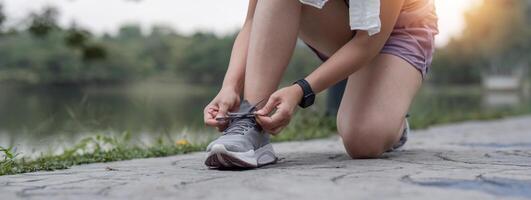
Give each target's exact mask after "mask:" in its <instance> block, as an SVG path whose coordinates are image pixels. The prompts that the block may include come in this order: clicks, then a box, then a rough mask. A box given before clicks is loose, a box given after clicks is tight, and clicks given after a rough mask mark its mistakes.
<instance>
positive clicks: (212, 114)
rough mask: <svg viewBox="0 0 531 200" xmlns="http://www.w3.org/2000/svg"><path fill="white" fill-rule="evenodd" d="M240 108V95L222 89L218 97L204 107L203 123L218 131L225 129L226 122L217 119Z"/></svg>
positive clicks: (233, 91)
mask: <svg viewBox="0 0 531 200" xmlns="http://www.w3.org/2000/svg"><path fill="white" fill-rule="evenodd" d="M239 106H240V95H239V94H238V93H237V92H236V91H235V90H231V89H224V88H222V89H221V90H220V91H219V93H218V95H217V96H216V97H215V98H214V99H213V100H212V101H211V102H210V103H209V104H208V105H207V106H206V107H205V110H204V111H203V114H204V121H205V124H206V125H207V126H212V127H216V128H217V129H218V131H223V130H225V128H227V124H228V122H227V121H218V120H216V118H218V117H226V116H227V112H229V111H232V110H234V109H236V108H238V107H239Z"/></svg>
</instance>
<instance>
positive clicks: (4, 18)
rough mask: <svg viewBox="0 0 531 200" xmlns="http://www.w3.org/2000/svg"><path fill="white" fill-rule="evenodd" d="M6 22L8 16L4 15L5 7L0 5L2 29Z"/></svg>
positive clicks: (0, 26)
mask: <svg viewBox="0 0 531 200" xmlns="http://www.w3.org/2000/svg"><path fill="white" fill-rule="evenodd" d="M5 20H6V15H5V14H4V6H3V5H2V4H1V3H0V29H1V28H2V25H3V24H4V21H5Z"/></svg>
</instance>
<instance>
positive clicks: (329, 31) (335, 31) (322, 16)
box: [299, 0, 354, 56]
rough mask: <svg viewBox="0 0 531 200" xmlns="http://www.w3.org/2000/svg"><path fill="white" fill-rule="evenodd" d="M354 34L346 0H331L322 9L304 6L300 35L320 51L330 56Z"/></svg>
mask: <svg viewBox="0 0 531 200" xmlns="http://www.w3.org/2000/svg"><path fill="white" fill-rule="evenodd" d="M353 36H354V32H353V31H351V30H350V25H349V13H348V7H347V5H346V3H345V2H344V0H330V1H328V2H327V3H326V5H325V6H324V7H323V8H322V9H317V8H315V7H312V6H309V5H304V6H303V7H302V13H301V24H300V31H299V37H300V39H302V40H303V41H304V42H306V43H307V44H309V45H310V46H312V47H313V48H315V49H317V50H318V51H319V52H321V53H323V54H325V55H327V56H330V55H332V54H334V53H335V52H336V51H337V50H338V49H339V48H341V47H342V46H343V45H344V44H345V43H347V42H348V41H349V40H350V39H352V37H353Z"/></svg>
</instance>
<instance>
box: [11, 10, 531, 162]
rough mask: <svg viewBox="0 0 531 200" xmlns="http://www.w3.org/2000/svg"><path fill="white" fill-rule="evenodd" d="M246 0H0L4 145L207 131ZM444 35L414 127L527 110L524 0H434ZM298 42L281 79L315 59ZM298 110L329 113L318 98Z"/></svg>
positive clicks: (29, 146) (530, 19) (529, 32)
mask: <svg viewBox="0 0 531 200" xmlns="http://www.w3.org/2000/svg"><path fill="white" fill-rule="evenodd" d="M247 3H248V2H247V1H246V0H226V1H209V0H194V1H165V0H143V1H133V0H129V1H127V0H106V1H94V0H0V146H16V147H18V148H19V149H20V151H23V152H37V153H38V152H46V151H55V150H56V148H57V147H58V146H63V145H68V144H71V143H74V142H75V141H77V140H79V139H80V138H83V137H85V136H87V135H93V134H116V133H122V132H129V133H131V134H132V135H133V137H135V138H138V140H141V141H143V142H146V143H149V142H150V141H152V140H154V138H159V137H164V136H171V137H179V138H186V139H189V140H192V141H193V140H196V141H200V140H205V139H204V138H208V137H209V136H211V135H212V134H213V132H214V131H213V130H211V129H207V128H204V127H203V124H202V109H203V106H205V105H206V104H207V103H208V102H209V101H210V100H211V98H213V96H214V95H215V94H216V92H217V90H218V89H219V88H220V86H221V82H222V78H223V75H224V72H225V69H226V67H227V63H228V61H229V55H230V51H231V47H232V42H233V40H234V38H235V36H236V34H237V32H238V29H239V27H240V26H241V24H242V23H243V20H244V17H245V13H246V9H247ZM436 4H437V11H438V14H439V17H440V21H439V24H440V27H439V28H440V30H441V33H440V35H439V36H438V37H437V42H436V45H437V51H436V54H435V58H434V61H433V67H432V69H431V71H430V74H429V77H428V79H427V80H426V81H425V84H424V87H423V88H422V91H421V92H420V93H419V95H418V97H417V99H416V100H415V103H414V104H413V107H412V108H411V115H412V121H413V123H412V125H413V127H414V128H427V127H429V126H430V125H433V124H440V123H447V122H455V121H462V120H480V119H491V118H496V117H503V116H511V115H520V114H526V113H531V100H530V98H529V96H530V95H529V93H530V91H531V89H530V83H529V80H530V77H531V70H530V69H529V68H530V59H531V53H530V52H531V24H530V23H531V0H460V1H447V0H436ZM319 63H320V62H319V61H318V60H317V59H316V57H315V56H314V55H313V54H312V53H311V52H310V51H309V50H308V49H307V47H305V46H304V45H302V44H299V45H297V48H296V51H295V54H294V57H293V59H292V61H291V64H290V66H289V68H288V71H287V74H286V77H285V79H284V80H285V82H284V83H285V84H289V83H291V82H292V81H293V80H296V79H299V78H300V77H303V76H304V75H306V74H308V73H310V72H311V71H312V70H313V69H314V68H315V67H317V66H319ZM326 95H327V94H326V93H325V94H321V95H320V96H319V98H320V100H321V101H319V105H317V106H316V107H314V108H313V110H309V111H304V113H306V115H322V114H323V113H326V112H325V111H326V110H327V109H326V103H325V99H326V98H325V97H324V96H326Z"/></svg>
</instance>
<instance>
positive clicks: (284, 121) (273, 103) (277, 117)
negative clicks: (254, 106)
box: [256, 85, 303, 135]
mask: <svg viewBox="0 0 531 200" xmlns="http://www.w3.org/2000/svg"><path fill="white" fill-rule="evenodd" d="M302 95H303V92H302V88H301V87H300V86H298V85H292V86H289V87H285V88H282V89H280V90H277V91H276V92H275V93H273V94H272V95H271V96H270V97H269V100H268V101H267V103H266V105H265V106H264V107H263V108H262V109H260V110H258V111H256V115H257V117H256V119H257V122H258V123H259V124H260V125H261V126H262V128H263V129H264V130H265V131H266V132H268V133H271V134H273V135H276V134H278V133H279V132H280V131H281V130H282V129H283V128H284V127H286V126H287V125H288V124H289V122H290V120H291V116H292V115H293V112H294V111H295V108H296V107H297V105H298V104H299V102H300V101H301V99H302ZM275 109H276V111H275V112H274V113H273V114H272V115H270V114H271V113H272V112H273V111H274V110H275Z"/></svg>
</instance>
